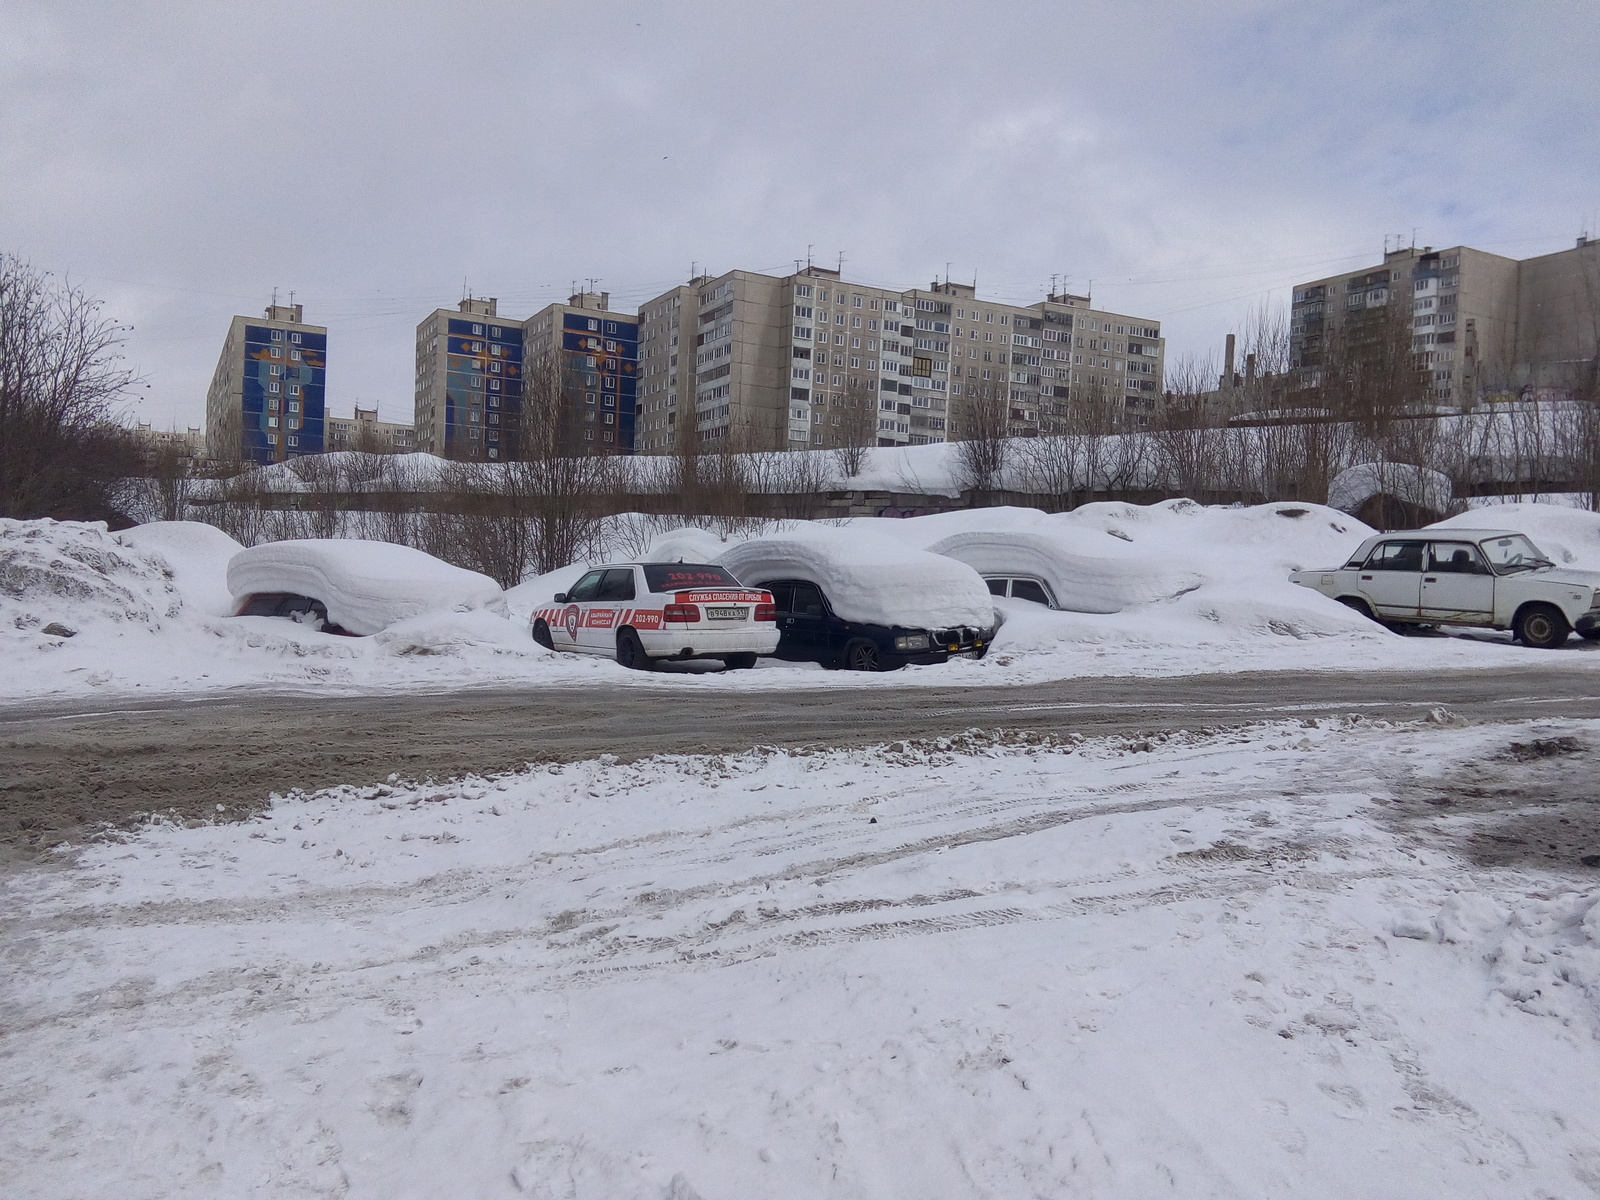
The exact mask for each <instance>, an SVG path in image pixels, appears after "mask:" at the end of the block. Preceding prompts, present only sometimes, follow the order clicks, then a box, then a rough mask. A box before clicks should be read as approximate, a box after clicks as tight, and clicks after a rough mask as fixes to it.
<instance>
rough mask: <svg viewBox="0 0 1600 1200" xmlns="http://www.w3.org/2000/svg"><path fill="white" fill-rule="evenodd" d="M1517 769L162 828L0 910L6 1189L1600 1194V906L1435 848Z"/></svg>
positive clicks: (1173, 760) (631, 767)
mask: <svg viewBox="0 0 1600 1200" xmlns="http://www.w3.org/2000/svg"><path fill="white" fill-rule="evenodd" d="M1545 732H1546V733H1549V734H1554V733H1579V732H1587V733H1589V734H1590V735H1592V734H1594V733H1596V732H1600V726H1597V725H1596V724H1595V723H1578V722H1571V723H1560V724H1559V725H1558V724H1557V723H1551V725H1550V727H1549V728H1548V729H1547V730H1546V731H1545ZM1508 736H1517V737H1521V736H1525V734H1524V733H1523V732H1521V731H1519V730H1515V729H1513V730H1507V729H1505V728H1503V727H1499V728H1497V727H1494V726H1472V727H1451V726H1439V725H1430V724H1424V725H1422V726H1414V727H1389V726H1378V725H1372V724H1368V723H1364V722H1360V721H1355V720H1346V721H1324V722H1282V723H1277V724H1272V725H1263V726H1255V727H1251V728H1248V729H1241V730H1233V731H1226V732H1222V733H1218V734H1215V735H1211V736H1193V735H1184V734H1172V735H1167V736H1157V737H1150V738H1139V739H1120V738H1110V739H1094V740H1076V739H1074V740H1069V741H1067V742H1065V743H1062V744H1050V743H1045V742H1040V741H1038V740H1036V739H1035V740H1024V739H1001V738H992V737H983V736H975V735H967V736H964V737H957V738H950V739H938V740H929V741H926V742H905V743H897V744H895V745H892V746H880V747H876V748H871V749H864V750H850V751H832V752H826V751H825V752H817V751H807V752H804V753H800V752H795V753H785V752H772V751H756V752H751V753H747V754H740V755H729V756H716V757H693V756H683V757H662V758H654V759H648V760H644V761H640V762H634V763H620V762H616V761H614V760H609V761H608V760H600V761H588V762H579V763H566V764H541V765H539V766H537V767H530V768H529V769H527V770H525V771H522V772H519V773H516V774H512V775H507V776H502V777H498V778H493V779H482V778H474V779H467V780H464V781H461V782H459V783H452V784H431V783H430V784H426V785H412V784H406V783H401V782H398V781H394V780H391V781H390V782H389V783H386V784H379V785H374V786H349V787H341V788H335V789H331V790H329V791H326V792H320V793H317V794H314V795H304V794H296V795H293V796H290V797H280V798H277V799H276V800H275V801H274V803H273V805H272V807H271V809H270V810H269V811H268V812H267V813H266V814H265V815H264V816H263V817H262V818H260V819H257V820H252V821H250V822H248V823H244V824H218V825H213V826H207V827H198V828H191V829H186V828H181V827H176V826H154V827H151V828H149V829H147V830H144V831H142V832H140V833H139V834H137V835H134V836H131V837H129V838H128V839H127V840H126V841H123V842H110V843H100V844H97V845H92V846H90V847H88V848H86V849H85V851H84V853H83V855H82V857H81V859H80V860H79V862H78V864H77V865H75V866H63V867H62V868H59V869H53V870H48V871H34V872H30V873H28V874H22V873H12V874H11V875H10V876H9V877H7V878H5V879H4V880H0V889H3V891H0V898H3V902H4V908H5V911H6V912H7V914H8V917H9V920H8V925H7V930H6V939H7V941H6V945H5V950H6V952H7V959H6V965H7V970H6V971H5V972H0V1012H4V1013H5V1014H6V1016H7V1019H6V1021H5V1022H4V1023H3V1025H0V1057H3V1061H4V1062H5V1064H6V1075H5V1081H6V1085H7V1089H8V1091H9V1093H10V1095H11V1096H12V1097H13V1098H20V1099H22V1100H25V1102H17V1103H12V1104H10V1105H9V1106H8V1108H7V1112H6V1119H5V1120H4V1121H0V1163H4V1164H5V1168H4V1171H3V1174H4V1177H5V1179H6V1184H7V1186H6V1189H5V1190H6V1192H7V1194H8V1195H15V1196H39V1197H43V1196H62V1197H65V1196H110V1195H114V1196H116V1197H118V1198H119V1200H146V1198H154V1197H162V1198H163V1200H168V1198H170V1200H187V1198H189V1197H207V1198H209V1197H214V1196H248V1195H260V1196H331V1195H336V1196H344V1197H349V1198H350V1200H368V1198H374V1197H411V1196H464V1197H465V1196H470V1197H497V1196H504V1197H515V1196H534V1197H618V1198H632V1200H685V1198H687V1197H694V1196H700V1197H704V1198H705V1200H735V1198H741V1197H791V1196H792V1197H821V1196H828V1197H837V1198H839V1200H855V1198H860V1200H879V1198H882V1197H919V1198H920V1197H934V1196H939V1197H943V1196H992V1197H1029V1196H1032V1197H1069V1196H1070V1197H1103V1198H1125V1197H1150V1196H1175V1197H1202V1196H1205V1197H1211V1196H1217V1197H1244V1196H1249V1197H1258V1196H1292V1197H1296V1198H1297V1200H1349V1198H1351V1197H1456V1196H1462V1197H1465V1196H1472V1197H1479V1196H1488V1197H1496V1198H1500V1197H1505V1198H1509V1197H1577V1196H1583V1195H1591V1194H1592V1193H1593V1191H1594V1186H1593V1179H1594V1172H1595V1167H1596V1164H1600V1089H1596V1087H1595V1080H1596V1079H1597V1078H1600V1037H1597V1036H1596V1034H1597V1033H1600V1010H1597V1007H1596V1002H1595V998H1596V992H1595V990H1594V988H1595V983H1596V981H1597V979H1600V964H1597V962H1596V955H1597V953H1600V914H1597V912H1596V900H1597V895H1596V888H1595V884H1594V882H1593V880H1594V876H1593V873H1592V872H1589V873H1587V874H1585V873H1580V871H1578V870H1577V869H1574V870H1572V871H1567V872H1558V871H1554V870H1540V869H1533V868H1519V869H1503V870H1484V869H1481V868H1474V867H1471V866H1468V865H1467V864H1465V863H1464V862H1463V861H1462V859H1461V858H1460V857H1458V856H1457V855H1456V854H1452V853H1449V852H1439V851H1437V850H1435V849H1433V848H1432V847H1431V846H1429V845H1427V844H1426V843H1422V842H1419V841H1417V840H1415V839H1414V837H1413V836H1412V835H1411V834H1410V833H1408V832H1407V831H1406V829H1404V828H1402V827H1398V826H1397V825H1396V823H1395V817H1394V814H1395V804H1394V800H1395V798H1396V796H1397V795H1398V793H1397V791H1396V788H1397V786H1398V785H1399V784H1400V783H1401V782H1403V781H1404V780H1405V779H1406V778H1407V777H1409V775H1410V773H1411V772H1413V771H1414V770H1417V769H1419V768H1423V767H1425V766H1426V765H1428V764H1433V763H1437V762H1439V761H1446V762H1456V763H1462V762H1472V761H1480V762H1481V761H1483V759H1484V758H1485V756H1486V755H1488V754H1490V753H1492V752H1493V750H1494V748H1495V747H1496V746H1498V745H1501V744H1503V743H1504V741H1505V739H1506V738H1507V737H1508ZM1422 807H1426V806H1422ZM1436 811H1437V810H1430V812H1436ZM1430 824H1432V823H1431V822H1430ZM1574 867H1575V868H1576V864H1574ZM63 1131H66V1133H64V1132H63ZM72 1131H77V1134H78V1136H71V1137H68V1136H67V1134H68V1133H71V1132H72Z"/></svg>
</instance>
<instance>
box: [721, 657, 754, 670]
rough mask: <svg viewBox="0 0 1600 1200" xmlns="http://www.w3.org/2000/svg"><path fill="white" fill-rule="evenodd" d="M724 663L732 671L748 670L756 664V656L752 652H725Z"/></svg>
mask: <svg viewBox="0 0 1600 1200" xmlns="http://www.w3.org/2000/svg"><path fill="white" fill-rule="evenodd" d="M722 664H723V666H725V667H727V668H728V670H730V671H748V670H749V669H750V668H751V667H753V666H755V665H756V656H755V655H754V654H750V653H745V654H724V655H723V656H722Z"/></svg>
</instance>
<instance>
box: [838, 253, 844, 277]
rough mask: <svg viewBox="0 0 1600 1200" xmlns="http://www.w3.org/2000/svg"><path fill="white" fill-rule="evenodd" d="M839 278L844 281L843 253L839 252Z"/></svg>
mask: <svg viewBox="0 0 1600 1200" xmlns="http://www.w3.org/2000/svg"><path fill="white" fill-rule="evenodd" d="M839 278H840V279H841V280H843V279H844V251H843V250H841V251H839Z"/></svg>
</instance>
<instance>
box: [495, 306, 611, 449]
mask: <svg viewBox="0 0 1600 1200" xmlns="http://www.w3.org/2000/svg"><path fill="white" fill-rule="evenodd" d="M524 329H525V333H524V340H523V346H524V360H525V361H526V362H527V364H528V366H529V369H530V371H531V370H532V369H533V368H534V365H535V364H537V363H543V362H546V361H550V362H552V363H553V365H555V366H556V367H557V368H558V369H559V370H560V372H561V378H562V380H563V383H564V390H565V392H566V402H567V403H569V404H571V405H572V406H573V408H574V410H575V411H574V412H573V414H572V415H573V417H574V418H575V424H576V426H577V427H578V428H581V429H582V431H583V435H582V440H583V442H584V445H585V448H588V449H593V450H595V451H596V452H598V453H615V454H631V453H633V450H634V433H635V418H636V415H637V407H636V405H637V399H638V387H637V385H638V370H639V318H638V316H636V315H634V314H631V313H620V312H612V311H611V295H610V293H608V292H578V293H575V294H574V295H572V296H571V297H569V298H568V300H567V302H566V303H565V304H551V305H547V306H546V307H544V308H542V309H540V310H539V311H538V312H536V313H534V314H533V316H531V317H529V318H528V320H527V321H526V322H525V325H524Z"/></svg>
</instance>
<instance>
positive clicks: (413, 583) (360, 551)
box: [228, 538, 506, 634]
mask: <svg viewBox="0 0 1600 1200" xmlns="http://www.w3.org/2000/svg"><path fill="white" fill-rule="evenodd" d="M228 591H229V592H230V593H231V594H232V596H233V598H234V602H235V604H236V605H237V604H239V603H242V602H243V600H244V599H245V597H247V596H250V595H253V594H257V593H263V592H289V593H292V594H294V595H298V596H310V597H312V598H313V599H315V600H320V601H322V603H323V604H324V605H325V606H326V607H327V609H328V619H329V620H330V621H332V622H333V623H334V624H335V625H339V626H342V627H343V628H345V629H347V630H349V631H350V632H351V633H355V634H373V633H377V632H378V631H379V630H381V629H385V628H387V627H388V626H390V625H393V624H394V623H395V622H396V621H404V620H407V619H409V618H411V617H417V616H421V615H422V614H424V613H436V612H451V611H464V610H467V609H473V608H486V609H489V610H490V611H491V612H495V613H498V614H499V615H500V616H505V615H506V607H505V600H504V597H503V594H502V592H501V590H500V585H499V584H497V583H496V582H495V581H494V580H492V579H490V578H489V577H488V576H487V575H480V574H478V572H476V571H468V570H465V569H463V568H461V567H455V566H451V565H450V564H449V563H447V562H443V561H441V560H440V559H437V558H434V557H433V555H431V554H424V553H423V552H422V551H421V550H414V549H412V548H411V547H410V546H400V545H396V544H395V543H393V542H366V541H356V540H354V539H346V538H328V539H323V540H307V541H290V542H266V543H264V544H262V545H260V546H250V547H248V548H247V549H244V550H241V551H239V553H237V554H235V555H234V556H233V558H232V559H231V560H230V561H229V563H228Z"/></svg>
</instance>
